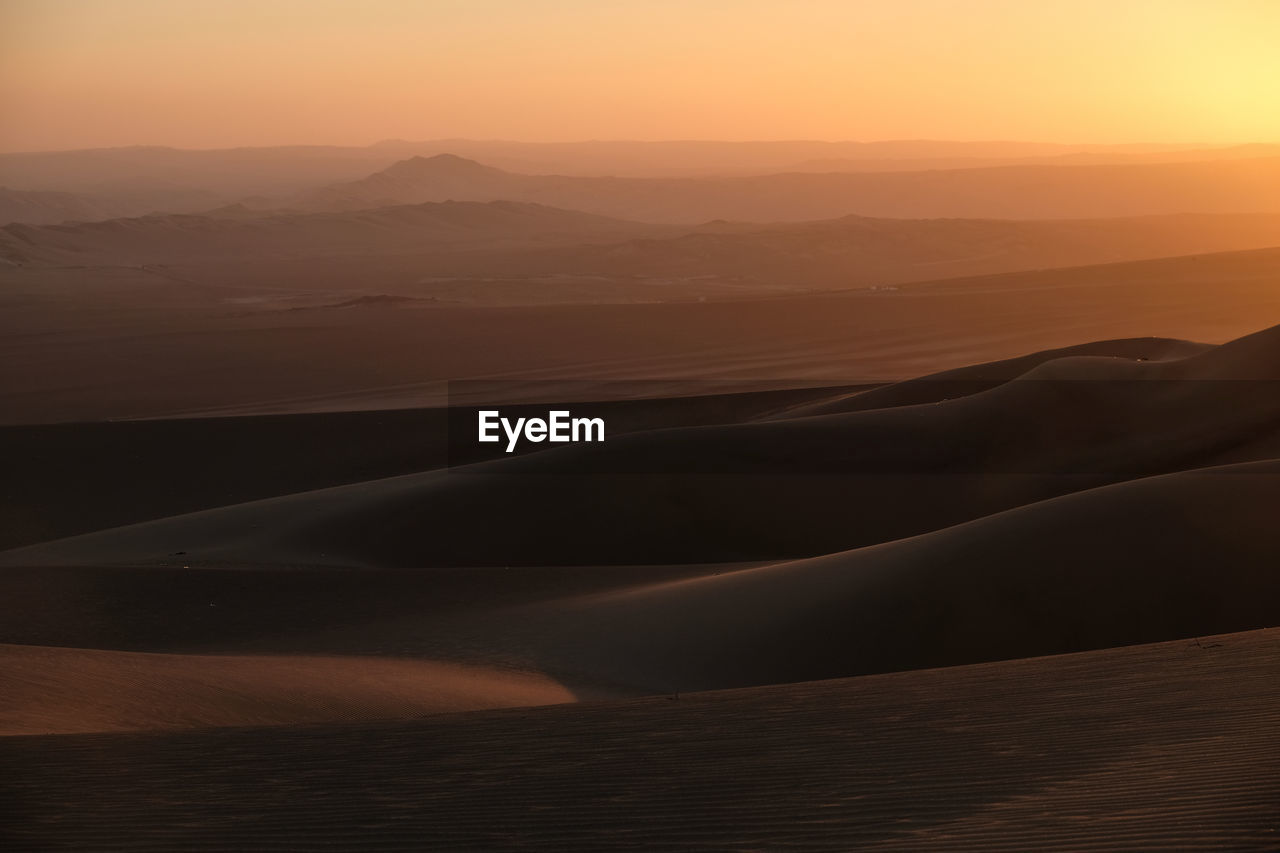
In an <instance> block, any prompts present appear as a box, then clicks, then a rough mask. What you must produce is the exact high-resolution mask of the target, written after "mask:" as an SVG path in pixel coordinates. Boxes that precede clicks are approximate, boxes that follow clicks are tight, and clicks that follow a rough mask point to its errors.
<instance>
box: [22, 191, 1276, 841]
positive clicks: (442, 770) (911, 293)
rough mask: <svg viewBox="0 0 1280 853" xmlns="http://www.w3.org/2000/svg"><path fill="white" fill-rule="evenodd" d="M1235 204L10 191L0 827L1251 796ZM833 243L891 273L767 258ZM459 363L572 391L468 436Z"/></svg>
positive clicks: (778, 836) (837, 822)
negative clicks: (984, 211) (995, 212)
mask: <svg viewBox="0 0 1280 853" xmlns="http://www.w3.org/2000/svg"><path fill="white" fill-rule="evenodd" d="M1211 221H1212V222H1213V223H1216V225H1214V226H1213V227H1210V222H1211ZM1272 227H1273V223H1272V222H1271V220H1270V219H1269V218H1268V217H1259V216H1252V215H1251V216H1244V217H1237V218H1227V219H1213V218H1209V219H1205V218H1203V217H1189V218H1184V217H1172V218H1169V217H1165V218H1156V219H1141V220H1115V221H1111V222H1107V223H1098V222H1092V223H1090V222H1068V221H1064V220H1056V221H1053V222H1039V223H1025V222H1023V223H1017V222H999V221H984V222H977V221H948V222H929V223H919V222H916V223H909V222H895V221H886V220H866V219H862V218H843V219H840V220H836V221H832V222H816V223H803V224H801V225H785V224H777V223H775V224H772V225H769V224H766V225H754V224H750V223H712V224H709V225H705V226H699V227H694V228H688V229H683V230H682V229H681V228H678V227H675V226H669V225H663V226H654V225H649V224H644V223H640V222H635V221H628V220H623V219H611V218H606V217H601V216H597V215H588V214H581V213H574V212H572V211H566V210H556V209H552V208H548V207H542V206H538V205H535V204H531V203H526V202H519V203H511V202H498V203H488V202H443V201H442V202H423V203H421V204H416V205H410V206H404V207H380V208H377V209H369V210H358V211H340V212H328V213H316V212H292V213H281V212H262V211H256V210H254V209H251V208H249V207H244V208H237V209H231V210H223V211H221V212H218V213H216V214H214V215H201V216H173V215H162V216H149V217H142V218H136V219H127V220H110V221H105V222H97V223H88V224H78V225H58V226H47V227H36V226H30V225H24V226H18V227H9V228H6V229H5V231H4V233H5V235H6V239H7V240H8V241H9V242H7V243H6V247H7V248H6V251H7V252H8V253H9V254H8V256H9V257H10V258H11V259H12V260H13V262H14V264H13V265H11V266H10V267H8V268H6V269H5V270H4V271H3V272H0V283H2V284H3V286H4V288H5V289H4V290H3V293H0V303H3V305H4V307H5V309H6V310H5V313H4V314H3V318H4V319H3V321H0V322H3V324H4V329H5V332H6V334H5V336H4V339H3V344H2V346H3V348H4V350H3V354H4V356H5V358H4V360H3V361H2V362H0V364H3V370H4V371H5V375H4V377H3V380H4V382H3V385H2V386H0V387H2V388H3V391H2V392H0V394H2V399H3V403H4V406H5V408H4V410H3V419H4V422H5V425H3V426H0V441H3V442H4V444H5V447H6V448H7V450H8V451H9V455H10V459H11V462H10V464H9V466H8V469H7V471H6V479H5V487H4V489H3V492H0V548H3V549H4V550H0V697H3V698H0V753H3V759H4V760H5V761H6V763H7V764H9V765H12V766H15V767H18V768H19V772H18V773H17V774H13V775H10V776H8V777H6V778H5V779H4V780H3V782H0V785H3V786H4V788H5V796H6V797H7V798H9V799H11V800H12V801H13V802H16V803H17V804H18V807H19V809H20V811H21V814H22V816H23V817H22V819H21V820H19V821H16V822H11V823H9V824H7V825H6V826H5V829H6V831H8V832H9V833H10V834H11V835H12V837H13V841H14V842H15V845H14V846H16V848H17V849H26V848H33V847H34V848H37V849H60V848H76V847H94V848H105V849H112V848H117V847H120V848H123V847H127V848H131V849H175V848H178V849H226V848H228V847H236V846H240V847H254V848H257V847H270V846H281V847H298V846H302V847H309V846H319V845H325V846H328V847H331V848H337V849H368V848H369V847H379V848H388V849H399V848H411V849H423V848H433V849H447V850H455V849H475V848H485V847H494V846H497V847H502V846H508V847H509V846H523V847H525V848H527V849H591V850H600V849H612V848H617V849H653V848H666V849H698V848H699V847H702V848H706V849H778V848H780V847H789V848H794V849H831V848H841V849H844V848H848V847H849V846H855V847H857V848H859V849H911V850H918V849H948V850H957V849H958V850H963V849H974V850H992V849H997V850H998V849H1018V850H1024V849H1045V850H1053V849H1058V850H1080V849H1099V850H1103V849H1105V850H1122V849H1135V850H1137V849H1148V850H1149V849H1166V848H1169V847H1183V848H1187V849H1215V848H1223V847H1226V848H1229V849H1242V850H1253V849H1257V850H1266V849H1270V848H1271V847H1273V846H1274V842H1275V832H1276V824H1275V818H1276V812H1275V809H1274V804H1275V798H1276V793H1277V791H1276V790H1275V784H1274V781H1273V780H1274V778H1276V772H1275V771H1276V758H1277V757H1276V755H1275V754H1274V752H1275V751H1274V748H1273V747H1272V742H1273V741H1274V740H1275V738H1274V734H1275V733H1274V732H1273V731H1272V729H1273V728H1274V723H1275V715H1274V713H1273V712H1272V707H1273V706H1274V700H1275V698H1276V697H1275V690H1274V688H1273V686H1272V682H1273V681H1274V679H1273V678H1272V677H1271V675H1272V670H1273V669H1274V660H1273V658H1274V657H1275V654H1276V635H1275V628H1274V626H1276V625H1277V624H1280V606H1278V605H1277V602H1280V577H1278V576H1277V575H1276V572H1275V566H1276V565H1277V564H1280V535H1278V534H1277V530H1276V527H1275V524H1274V512H1273V508H1274V507H1275V506H1276V505H1277V502H1280V431H1278V430H1277V426H1276V425H1277V423H1280V394H1277V393H1276V389H1277V387H1280V367H1278V365H1280V326H1272V327H1270V328H1267V327H1266V325H1267V320H1269V319H1273V318H1274V317H1275V316H1280V295H1278V294H1280V291H1278V290H1277V281H1278V279H1277V269H1278V268H1280V250H1277V249H1275V248H1269V249H1268V248H1259V249H1253V250H1249V251H1222V252H1213V253H1196V252H1197V251H1200V250H1201V249H1204V250H1207V249H1209V248H1214V247H1215V246H1216V247H1217V248H1239V247H1240V246H1242V245H1252V243H1251V242H1249V241H1258V242H1259V243H1260V244H1265V242H1266V241H1267V240H1269V239H1270V237H1269V236H1268V235H1269V234H1270V231H1269V230H1268V229H1270V228H1272ZM1215 229H1216V230H1215ZM1188 232H1194V233H1196V234H1198V235H1199V239H1203V240H1205V241H1207V242H1206V243H1204V244H1197V245H1198V246H1199V247H1200V248H1197V246H1192V245H1190V244H1186V245H1184V243H1185V241H1184V240H1183V236H1184V235H1185V234H1186V233H1188ZM1142 235H1145V236H1142ZM1237 239H1238V240H1241V241H1245V242H1244V243H1241V244H1230V243H1229V244H1226V245H1222V244H1216V243H1215V242H1214V241H1218V240H1237ZM832 241H834V242H832ZM1175 244H1176V245H1178V246H1179V248H1182V249H1185V250H1186V251H1185V252H1184V253H1182V254H1177V255H1175V256H1171V257H1160V258H1148V259H1145V260H1128V261H1126V262H1123V263H1114V262H1107V261H1111V260H1113V258H1112V255H1111V254H1110V253H1112V252H1113V251H1116V250H1117V248H1118V249H1119V250H1121V251H1124V252H1132V253H1144V252H1160V251H1168V248H1167V247H1169V246H1173V245H1175ZM15 247H17V248H15ZM317 247H319V248H317ZM424 247H425V248H424ZM484 247H488V248H484ZM806 247H807V248H806ZM824 247H825V248H824ZM832 247H836V248H840V247H844V248H843V249H841V250H840V251H843V252H844V253H845V254H844V255H843V256H841V257H843V260H840V261H839V263H836V262H834V261H833V262H832V263H833V264H834V267H833V269H835V270H836V272H837V273H838V272H839V270H840V269H842V267H841V266H840V264H848V265H849V267H848V268H849V269H853V268H855V267H859V265H860V264H861V263H862V261H865V262H866V263H865V264H864V265H863V267H864V268H863V273H866V274H867V275H871V273H868V272H867V271H868V270H872V269H874V270H876V272H875V273H874V275H875V276H880V277H881V278H877V279H875V280H877V281H882V282H887V281H899V280H898V279H894V278H892V276H895V275H897V276H905V277H906V278H905V279H903V280H901V281H900V282H899V283H896V284H870V283H869V282H870V281H872V278H867V279H866V280H857V281H852V282H848V281H846V282H843V283H844V284H846V285H848V286H838V285H840V284H841V282H840V280H839V279H840V275H839V274H835V275H834V277H833V278H831V279H829V280H826V281H823V280H822V279H821V276H818V275H815V274H812V273H813V270H809V271H808V272H805V273H804V276H803V277H804V278H805V280H806V281H809V282H810V283H811V284H812V285H813V286H812V289H811V291H810V290H805V289H804V288H797V287H795V286H793V285H792V284H790V283H789V282H788V281H787V280H785V277H784V276H781V275H780V274H778V273H777V271H776V269H775V270H774V271H772V272H771V271H770V262H769V261H768V259H769V258H771V257H773V258H785V257H789V256H797V257H805V256H806V252H809V251H810V250H812V253H814V256H815V257H817V255H820V254H822V253H823V252H825V251H827V250H828V249H831V248H832ZM957 247H959V248H967V249H968V250H973V251H976V252H977V253H978V254H977V256H966V255H964V254H963V253H957V252H956V251H954V250H955V249H956V248H957ZM753 249H754V250H758V251H759V254H757V255H752V254H750V250H753ZM477 250H479V251H478V254H475V252H476V251H477ZM931 253H933V254H932V255H931ZM1090 253H1094V254H1090ZM834 254H835V255H839V252H835V253H834ZM19 255H20V257H19ZM739 256H741V258H742V261H741V262H742V263H744V264H747V265H750V266H752V267H753V268H754V269H755V271H756V272H757V273H758V274H759V279H758V281H757V282H755V283H753V284H743V283H742V281H740V280H738V281H737V283H736V284H735V283H732V282H733V281H734V280H736V279H735V276H737V273H735V272H734V271H733V268H732V263H730V260H731V259H733V258H737V257H739ZM922 257H935V260H936V259H937V258H942V260H943V262H941V263H938V264H934V263H933V261H930V262H929V263H919V264H913V262H912V261H911V259H912V258H916V259H919V258H922ZM975 257H976V260H975ZM476 258H482V259H483V262H480V261H477V260H476ZM690 258H693V259H697V261H698V262H697V263H696V264H692V265H690V263H689V259H690ZM1086 258H1093V259H1094V260H1097V261H1099V262H1098V263H1094V264H1092V265H1085V266H1079V265H1077V266H1062V264H1063V263H1068V262H1070V260H1069V259H1074V260H1075V261H1082V260H1083V259H1086ZM424 259H425V260H424ZM619 259H621V260H619ZM628 259H629V260H628ZM872 259H878V260H876V261H875V263H872ZM827 260H830V259H829V258H828V259H827ZM605 261H608V263H610V264H612V263H617V266H616V267H599V266H596V265H598V264H600V263H602V262H605ZM78 262H79V263H78ZM422 263H427V264H428V265H429V266H431V267H432V268H433V269H435V270H436V271H438V272H441V273H445V272H447V273H448V275H442V276H441V277H440V278H439V279H432V280H431V281H423V280H421V278H420V274H421V269H420V267H419V266H417V265H420V264H422ZM539 263H541V264H545V267H544V268H539V267H538V264H539ZM646 263H650V264H652V266H651V267H648V268H646V270H647V271H646V272H644V274H643V275H640V274H637V276H638V277H636V278H634V279H631V280H628V279H626V276H625V275H624V274H623V273H622V270H623V269H627V268H628V267H627V264H632V266H631V267H629V268H630V269H633V270H636V269H641V268H642V267H644V264H646ZM814 263H815V264H817V265H818V266H821V265H822V264H823V263H826V261H825V260H822V259H819V260H817V261H814ZM975 263H976V264H977V266H976V267H972V265H973V264H975ZM989 263H992V264H996V266H994V267H987V266H983V265H985V264H989ZM1038 263H1044V264H1045V265H1047V266H1050V267H1053V268H1049V269H1038V268H1033V267H1034V266H1035V265H1036V264H1038ZM451 264H452V265H453V266H450V265H451ZM484 264H495V265H497V266H494V267H490V268H488V272H493V273H498V274H499V275H495V276H487V275H484V274H482V273H484V272H485V269H486V268H485V267H484ZM504 264H510V265H515V266H520V267H523V266H524V265H528V267H527V269H526V272H527V273H528V275H527V276H526V277H525V278H522V279H518V280H517V279H513V278H509V277H505V278H504V277H503V276H508V275H509V270H505V269H503V268H502V265H504ZM575 264H576V265H577V266H575ZM699 264H703V265H705V266H699ZM876 264H880V266H876ZM895 264H897V266H896V267H895ZM1000 264H1011V265H1013V267H1014V268H1016V269H1015V270H1014V271H1006V272H999V273H997V272H995V270H999V269H1008V267H1002V266H999V265H1000ZM469 265H470V266H469ZM801 266H803V263H801ZM913 266H914V268H915V269H914V271H912V268H913ZM780 268H781V267H778V268H777V269H780ZM557 269H559V270H573V271H574V272H573V274H572V275H569V274H565V275H566V276H567V277H563V278H558V277H557V276H558V275H560V274H559V273H555V272H553V271H554V270H557ZM703 269H715V270H720V271H721V273H719V274H718V275H721V276H722V277H721V278H718V279H716V281H714V282H710V283H707V284H706V285H705V286H706V288H707V289H706V290H703V291H700V290H698V289H697V287H695V286H693V285H690V284H689V282H690V281H693V280H695V279H698V277H699V276H700V275H701V274H702V273H701V272H700V271H701V270H703ZM814 269H817V267H816V266H815V267H814ZM894 269H897V270H898V271H897V272H893V270H894ZM674 270H682V273H681V275H676V274H675V272H673V271H674ZM947 271H949V272H950V273H951V274H955V273H959V272H964V271H971V272H976V273H977V272H980V273H982V274H973V275H967V276H964V277H951V278H945V277H942V276H943V275H945V274H946V273H947ZM935 273H937V274H936V275H935ZM450 276H458V277H455V278H450ZM468 276H469V277H468ZM592 276H594V278H591V277H592ZM681 276H683V277H681ZM588 278H590V279H591V280H590V281H589V282H588V281H587V279H588ZM658 281H666V284H665V285H660V284H655V282H658ZM486 282H487V283H486ZM761 282H763V283H764V285H762V286H763V288H764V289H763V290H760V291H759V292H756V291H754V290H753V288H755V287H756V286H757V285H759V284H760V283H761ZM473 286H474V289H473ZM486 287H488V290H486V289H485V288H486ZM663 287H666V288H668V289H667V290H666V291H664V293H665V295H659V293H658V292H659V291H662V288H663ZM520 288H525V289H526V291H528V292H534V291H536V293H537V296H536V298H533V297H529V296H527V295H521V294H520V293H519V292H518V291H519V290H520ZM735 288H737V290H735ZM530 289H532V290H530ZM464 292H465V293H467V294H469V295H468V296H467V297H466V298H453V297H451V296H450V295H449V294H451V293H452V294H455V295H456V294H461V293H464ZM481 404H484V405H501V406H502V407H503V409H504V411H505V412H506V413H507V414H513V415H521V414H527V415H532V414H536V413H538V412H539V411H541V410H545V409H547V408H549V407H566V408H569V407H571V408H573V409H574V410H575V411H587V412H590V413H591V414H593V415H595V414H598V415H600V416H602V417H604V418H606V420H607V421H608V423H609V433H608V440H607V441H605V442H603V443H601V444H591V445H587V444H583V445H578V446H568V447H560V448H556V449H547V450H543V449H541V448H539V447H534V448H532V449H530V448H524V451H528V452H521V453H515V454H511V455H507V454H505V453H503V452H502V450H501V449H500V448H496V449H493V450H492V451H490V450H489V449H486V448H481V447H478V446H469V445H468V443H467V442H466V441H465V440H460V439H459V438H458V436H459V434H461V435H463V436H465V435H466V434H467V432H466V431H467V429H468V428H470V427H471V426H472V425H473V424H474V414H475V411H476V409H477V408H478V407H479V406H480V405H481ZM106 775H111V777H112V780H113V781H112V783H111V784H102V782H101V780H102V778H103V777H104V776H106ZM72 804H74V807H73V805H72ZM227 817H231V818H233V820H226V819H225V818H227ZM6 840H7V839H6Z"/></svg>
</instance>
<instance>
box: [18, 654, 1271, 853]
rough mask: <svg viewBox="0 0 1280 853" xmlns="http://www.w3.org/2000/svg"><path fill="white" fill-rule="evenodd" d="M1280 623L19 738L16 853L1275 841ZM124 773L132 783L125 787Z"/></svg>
mask: <svg viewBox="0 0 1280 853" xmlns="http://www.w3.org/2000/svg"><path fill="white" fill-rule="evenodd" d="M1278 644H1280V638H1277V634H1276V632H1275V631H1274V630H1271V631H1256V632H1250V633H1242V634H1230V635H1225V636H1215V637H1200V638H1196V639H1194V640H1179V641H1176V642H1171V643H1164V644H1158V645H1150V646H1136V647H1130V648H1124V649H1111V650H1106V651H1099V652H1089V653H1085V654H1078V655H1069V656H1065V657H1051V658H1037V659H1030V660H1022V661H1013V662H1006V663H996V664H982V665H978V666H969V667H960V668H951V669H941V670H926V671H921V672H911V673H895V674H891V675H881V676H871V677H865V678H855V679H842V680H837V681H819V682H810V683H806V684H797V685H789V686H781V687H778V686H774V687H761V688H753V689H747V690H733V691H723V692H715V693H701V694H686V693H681V694H680V695H679V696H678V697H677V696H674V695H672V696H658V697H651V698H645V699H637V700H630V701H624V702H617V703H603V704H595V703H588V704H574V705H561V706H558V707H551V708H535V709H520V710H500V711H487V712H477V713H469V714H461V715H442V716H435V717H429V718H426V719H422V720H414V721H405V722H399V723H364V722H357V721H350V722H347V723H344V724H336V725H335V724H331V725H313V726H297V727H289V728H279V727H275V728H224V729H211V730H204V731H190V732H176V733H163V732H155V733H142V734H140V733H125V734H109V733H108V734H83V735H55V736H48V737H7V738H0V754H2V755H3V760H4V762H5V765H6V766H7V767H10V768H18V770H19V772H17V773H7V774H5V775H4V777H3V779H2V780H0V786H2V787H3V790H4V796H5V797H6V799H7V800H8V801H9V802H11V803H14V804H16V806H17V807H18V808H19V809H20V810H21V813H22V815H23V820H22V821H21V822H20V823H19V824H17V825H15V826H13V827H12V830H11V835H10V838H11V841H12V842H13V843H14V844H15V845H18V846H19V847H23V848H29V847H33V846H38V847H40V848H41V849H50V850H53V849H82V848H83V847H85V846H92V847H97V848H113V847H127V848H129V849H137V850H171V849H174V848H181V849H184V850H224V849H229V848H233V847H242V846H246V845H248V846H255V847H269V846H280V847H298V846H312V845H315V846H321V845H322V846H324V847H325V848H326V849H338V850H348V849H349V850H360V849H368V848H369V847H370V846H376V847H377V848H379V849H388V850H422V849H433V850H459V849H493V848H509V847H519V848H521V849H529V850H651V849H684V850H696V849H715V850H757V849H795V850H829V849H849V848H851V847H853V848H856V849H861V850H913V851H914V850H947V851H955V850H973V851H988V850H1020V851H1022V850H1036V851H1050V850H1056V851H1068V850H1070V851H1075V850H1107V851H1139V850H1152V849H1185V850H1222V849H1230V850H1250V851H1253V850H1256V851H1263V850H1270V849H1274V847H1275V844H1276V833H1277V826H1276V811H1275V804H1276V800H1277V797H1280V790H1278V789H1277V779H1280V755H1277V753H1276V744H1277V743H1280V731H1277V726H1278V725H1280V721H1278V720H1277V711H1276V708H1277V698H1280V697H1277V693H1276V689H1277V688H1276V681H1275V678H1274V671H1275V668H1276V666H1277V663H1278V661H1277V654H1278V653H1280V645H1278ZM104 779H109V780H110V783H109V784H105V783H104Z"/></svg>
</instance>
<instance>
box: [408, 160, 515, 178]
mask: <svg viewBox="0 0 1280 853" xmlns="http://www.w3.org/2000/svg"><path fill="white" fill-rule="evenodd" d="M383 174H386V175H393V176H394V175H399V176H409V175H412V176H415V177H417V176H422V175H459V176H471V175H500V174H503V171H502V170H501V169H495V168H493V167H492V166H486V165H484V164H483V163H477V162H476V161H475V160H468V159H467V158H466V157H459V156H458V155H457V154H436V155H434V156H432V157H410V158H409V159H407V160H401V161H399V162H397V163H393V164H392V165H391V166H389V167H387V168H386V169H384V170H383Z"/></svg>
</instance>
